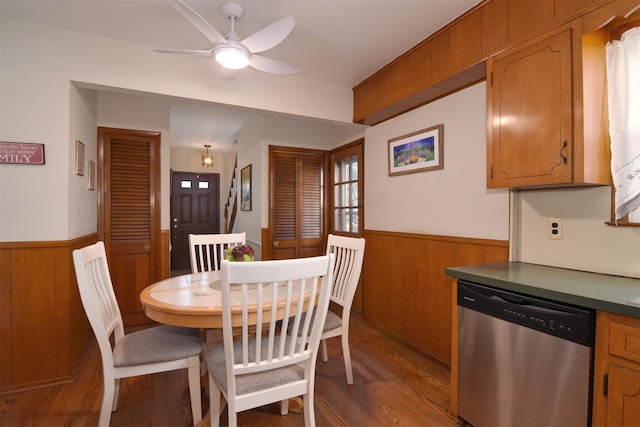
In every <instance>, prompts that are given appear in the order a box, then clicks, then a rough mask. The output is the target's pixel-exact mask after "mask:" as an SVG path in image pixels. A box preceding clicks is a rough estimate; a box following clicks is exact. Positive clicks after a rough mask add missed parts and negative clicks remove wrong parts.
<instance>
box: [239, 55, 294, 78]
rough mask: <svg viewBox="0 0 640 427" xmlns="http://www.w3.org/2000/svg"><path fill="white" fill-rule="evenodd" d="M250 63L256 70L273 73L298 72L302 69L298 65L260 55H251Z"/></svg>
mask: <svg viewBox="0 0 640 427" xmlns="http://www.w3.org/2000/svg"><path fill="white" fill-rule="evenodd" d="M249 65H251V66H252V67H253V68H255V69H256V70H260V71H264V72H265V73H271V74H297V73H299V72H300V71H301V68H300V67H298V66H297V65H292V64H287V63H284V62H280V61H276V60H275V59H271V58H266V57H264V56H259V55H251V57H250V58H249Z"/></svg>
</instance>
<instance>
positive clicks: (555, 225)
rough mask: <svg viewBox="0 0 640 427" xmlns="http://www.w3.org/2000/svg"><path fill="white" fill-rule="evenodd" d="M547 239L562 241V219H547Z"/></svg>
mask: <svg viewBox="0 0 640 427" xmlns="http://www.w3.org/2000/svg"><path fill="white" fill-rule="evenodd" d="M549 239H551V240H562V218H549Z"/></svg>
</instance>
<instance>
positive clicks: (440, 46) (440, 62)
mask: <svg viewBox="0 0 640 427" xmlns="http://www.w3.org/2000/svg"><path fill="white" fill-rule="evenodd" d="M449 38H450V30H449V29H448V28H447V29H445V30H444V31H442V32H440V33H438V34H436V35H435V37H433V39H431V80H432V81H433V82H437V81H440V80H442V79H444V78H445V77H447V76H448V75H449V74H450V73H451V64H450V57H451V49H450V41H449Z"/></svg>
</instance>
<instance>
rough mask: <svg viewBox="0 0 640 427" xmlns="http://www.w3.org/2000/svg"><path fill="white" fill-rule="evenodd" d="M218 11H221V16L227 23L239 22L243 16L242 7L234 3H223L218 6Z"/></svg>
mask: <svg viewBox="0 0 640 427" xmlns="http://www.w3.org/2000/svg"><path fill="white" fill-rule="evenodd" d="M220 10H221V11H222V15H223V16H225V17H226V18H227V19H228V20H229V21H239V20H241V19H242V17H243V16H244V7H242V5H240V4H238V3H236V2H232V1H226V2H223V3H222V4H221V5H220Z"/></svg>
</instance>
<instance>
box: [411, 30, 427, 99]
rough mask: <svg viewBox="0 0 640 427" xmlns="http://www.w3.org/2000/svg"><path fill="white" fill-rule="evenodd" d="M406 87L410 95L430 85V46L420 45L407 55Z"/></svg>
mask: <svg viewBox="0 0 640 427" xmlns="http://www.w3.org/2000/svg"><path fill="white" fill-rule="evenodd" d="M406 60H407V67H408V76H407V86H408V89H409V92H410V94H414V93H415V92H417V91H419V90H421V89H424V88H425V87H427V86H428V85H429V83H431V44H430V43H424V42H423V43H420V44H419V45H418V46H416V47H415V48H414V49H413V51H412V52H411V54H410V55H407V57H406Z"/></svg>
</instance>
